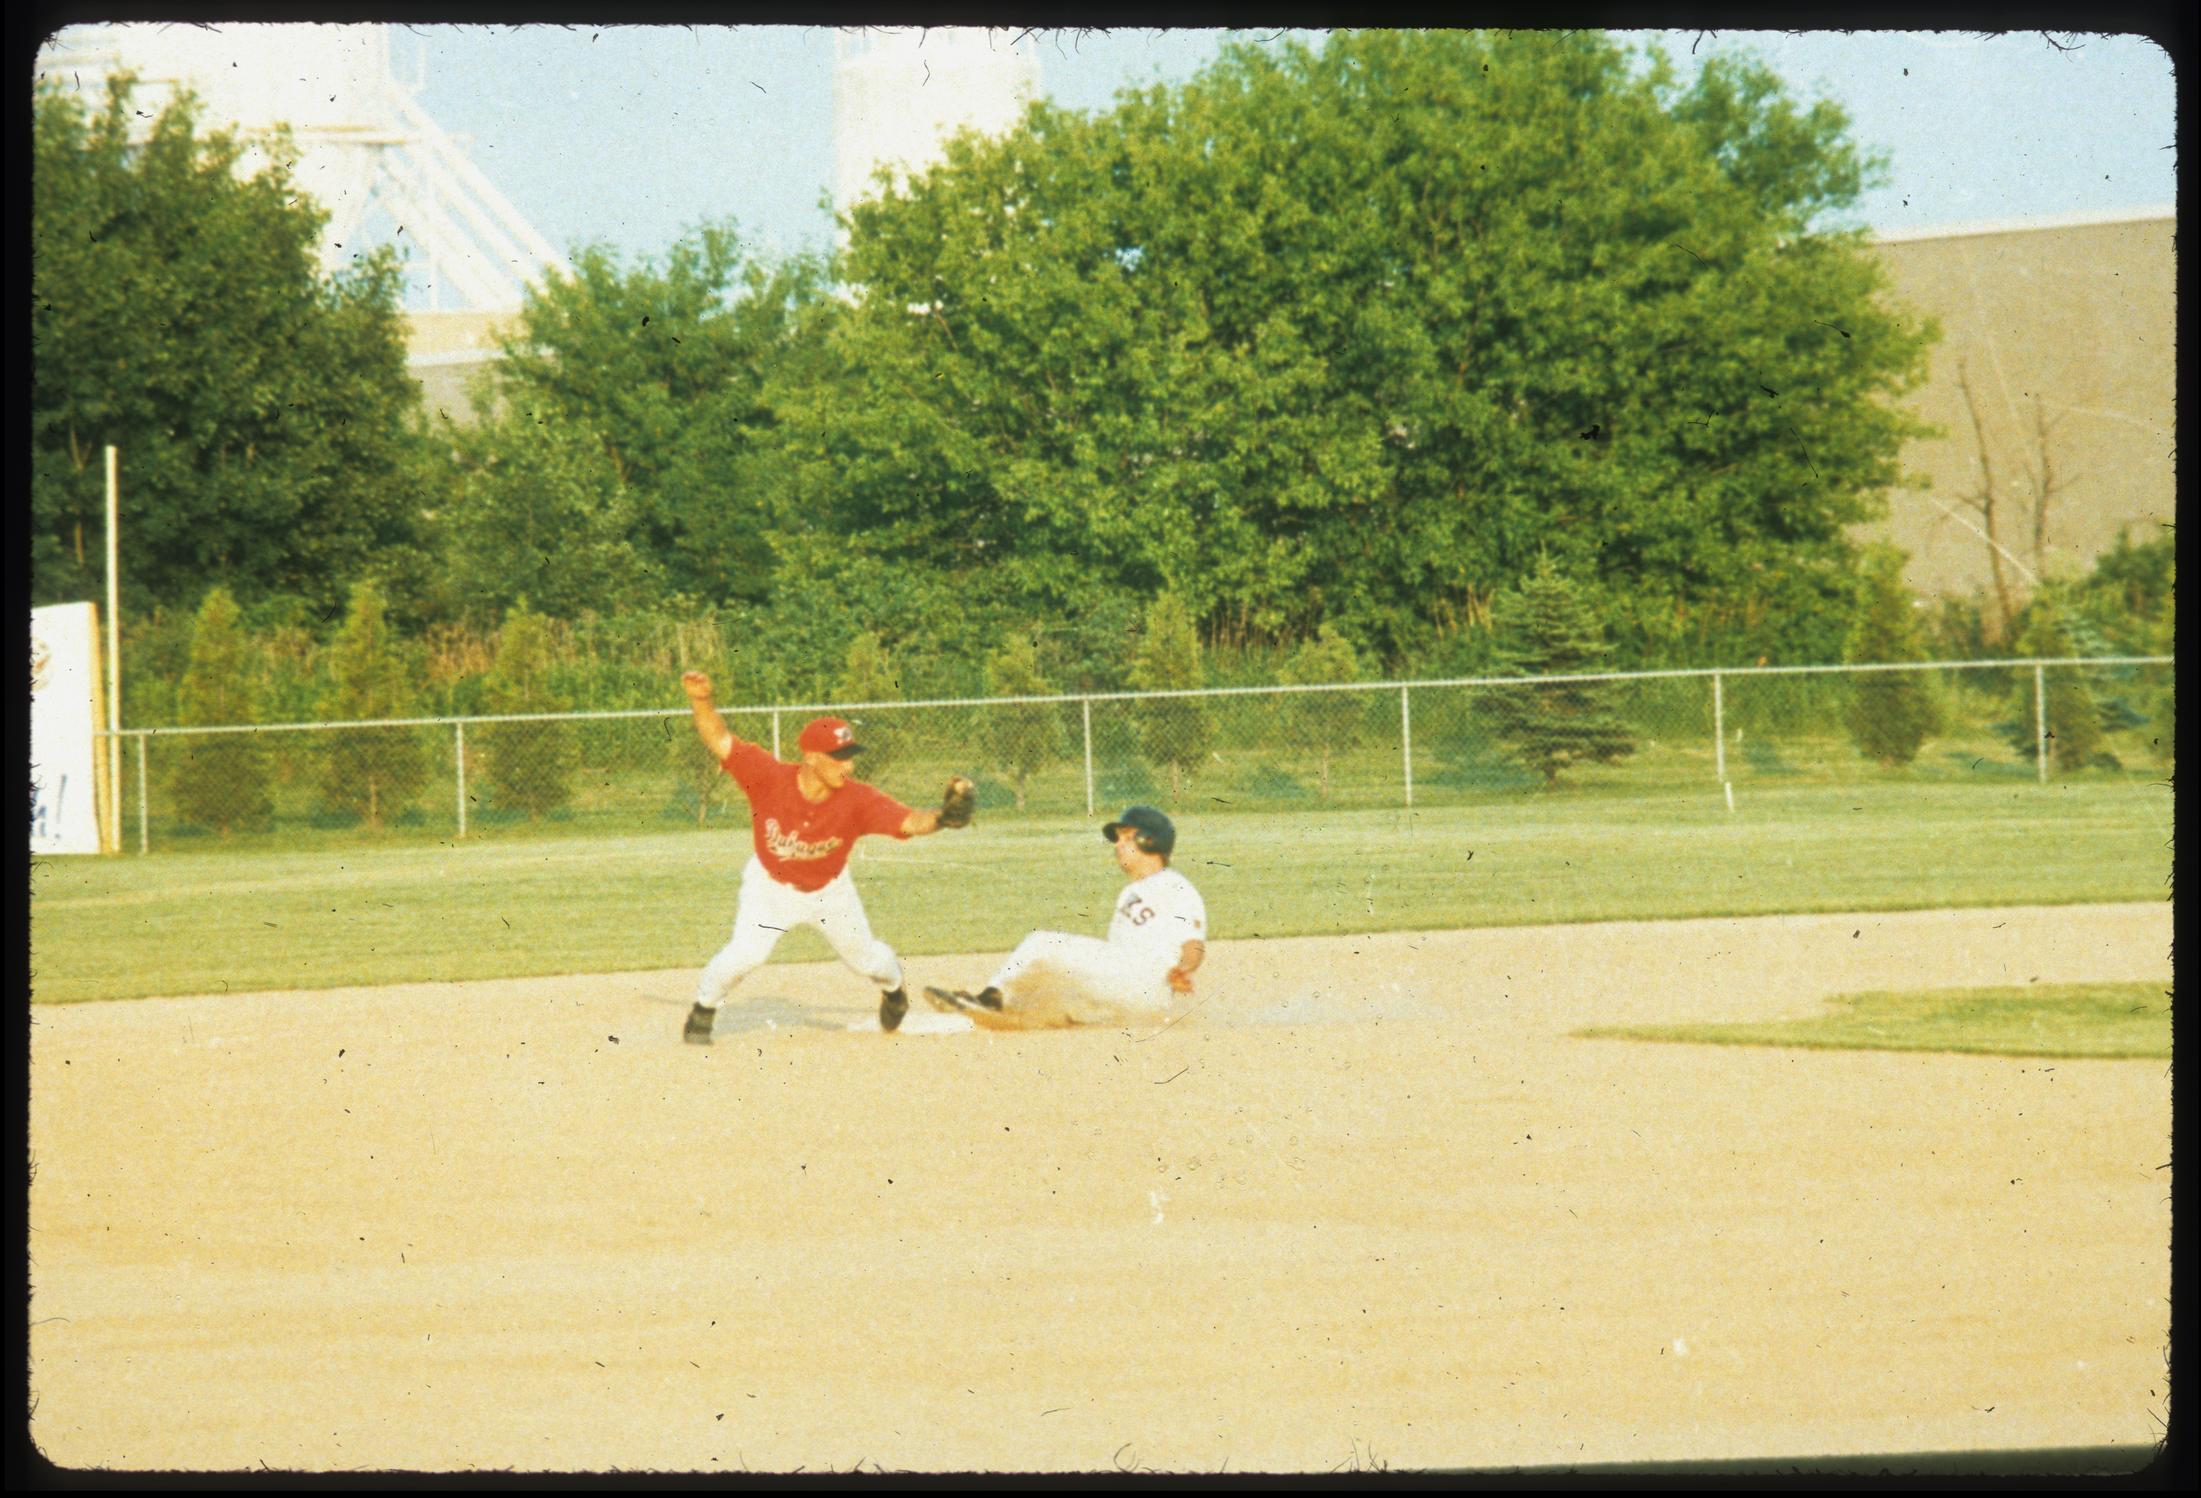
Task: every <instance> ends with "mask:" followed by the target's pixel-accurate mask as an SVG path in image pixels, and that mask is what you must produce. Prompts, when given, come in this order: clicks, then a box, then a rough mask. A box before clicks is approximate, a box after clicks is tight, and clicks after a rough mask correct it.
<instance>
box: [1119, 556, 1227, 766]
mask: <svg viewBox="0 0 2201 1498" xmlns="http://www.w3.org/2000/svg"><path fill="white" fill-rule="evenodd" d="M1204 676H1205V673H1204V672H1203V671H1202V669H1201V666H1200V631H1199V626H1198V623H1197V621H1196V620H1195V619H1194V618H1193V614H1192V609H1191V607H1190V605H1188V604H1187V603H1186V602H1185V600H1184V599H1183V598H1181V597H1179V596H1178V595H1176V594H1174V593H1163V594H1161V595H1159V596H1158V597H1156V598H1155V599H1154V601H1153V602H1152V603H1150V604H1149V605H1147V610H1146V629H1145V631H1144V632H1143V633H1142V634H1141V635H1140V637H1139V645H1138V651H1137V654H1136V655H1135V657H1134V658H1133V661H1132V666H1131V685H1132V686H1133V687H1134V688H1135V689H1137V690H1138V691H1142V692H1172V691H1185V690H1190V689H1194V688H1197V687H1199V686H1201V685H1203V679H1204ZM1137 718H1138V724H1139V742H1140V745H1141V747H1142V748H1143V749H1144V750H1145V752H1146V757H1147V759H1148V760H1150V761H1152V762H1153V763H1154V764H1157V765H1167V766H1168V767H1169V793H1170V797H1171V799H1172V801H1176V800H1181V799H1183V797H1184V791H1185V779H1186V777H1187V776H1189V775H1191V774H1192V773H1193V772H1194V771H1196V770H1198V769H1199V768H1200V766H1201V765H1202V764H1204V763H1206V761H1207V757H1208V754H1209V753H1210V750H1211V746H1212V745H1213V743H1214V740H1215V726H1214V724H1213V722H1212V721H1211V720H1210V718H1209V715H1208V709H1207V704H1206V702H1205V701H1204V700H1203V699H1201V698H1198V697H1164V698H1161V699H1160V700H1158V701H1153V702H1141V703H1139V705H1138V713H1137Z"/></svg>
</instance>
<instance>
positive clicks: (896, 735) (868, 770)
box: [834, 629, 908, 784]
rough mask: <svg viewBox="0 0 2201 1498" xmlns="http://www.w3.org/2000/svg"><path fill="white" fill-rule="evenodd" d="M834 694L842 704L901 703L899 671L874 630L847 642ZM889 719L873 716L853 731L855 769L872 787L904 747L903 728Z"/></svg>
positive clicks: (904, 727) (904, 732)
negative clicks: (859, 751) (858, 751)
mask: <svg viewBox="0 0 2201 1498" xmlns="http://www.w3.org/2000/svg"><path fill="white" fill-rule="evenodd" d="M834 695H835V697H836V698H837V699H838V700H839V701H842V702H898V701H900V700H901V698H902V672H901V668H900V667H898V666H897V665H896V664H895V662H894V658H893V656H892V655H890V654H889V653H888V652H887V647H886V642H885V641H884V640H881V639H880V638H879V636H878V635H877V634H876V633H875V632H874V631H872V630H868V629H867V630H864V631H862V632H861V633H860V634H858V635H857V636H856V638H855V639H853V640H851V641H849V642H848V654H847V656H846V657H845V658H844V659H843V660H842V663H841V677H840V682H839V685H838V687H837V688H836V690H835V693H834ZM858 711H861V709H858ZM890 718H891V715H889V714H885V713H875V714H873V715H872V716H871V717H870V719H869V720H867V721H865V722H864V723H863V724H862V726H861V727H859V728H858V729H857V731H856V742H857V743H859V744H862V745H863V746H864V752H863V755H862V761H861V763H860V764H859V765H858V766H857V770H858V773H859V774H861V775H862V777H863V778H864V779H865V780H868V781H870V782H872V783H873V784H877V783H878V779H879V777H880V776H881V775H882V774H884V773H885V772H886V768H887V766H889V765H891V764H893V763H894V761H895V760H896V759H897V758H899V757H900V754H901V751H902V750H903V749H904V748H905V747H906V745H905V744H904V740H905V739H906V738H907V737H908V733H907V726H906V725H905V724H902V723H899V722H894V721H890ZM851 721H852V722H853V721H854V720H853V719H852V720H851Z"/></svg>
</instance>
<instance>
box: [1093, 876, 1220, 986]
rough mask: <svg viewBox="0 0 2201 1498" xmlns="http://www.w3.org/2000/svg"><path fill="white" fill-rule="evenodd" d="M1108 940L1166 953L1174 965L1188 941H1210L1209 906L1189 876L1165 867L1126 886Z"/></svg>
mask: <svg viewBox="0 0 2201 1498" xmlns="http://www.w3.org/2000/svg"><path fill="white" fill-rule="evenodd" d="M1108 940H1109V942H1110V943H1111V944H1113V943H1117V942H1122V943H1126V944H1129V945H1131V946H1134V947H1138V948H1141V949H1147V948H1151V949H1153V950H1154V951H1155V952H1157V953H1166V954H1167V955H1168V957H1169V961H1170V965H1171V966H1174V965H1175V964H1176V961H1177V958H1178V955H1179V954H1180V953H1181V952H1182V951H1183V949H1184V944H1185V943H1186V942H1188V941H1200V942H1204V941H1206V940H1207V905H1206V904H1205V903H1204V902H1203V901H1202V900H1201V899H1200V892H1199V891H1198V890H1196V889H1194V888H1193V887H1192V881H1191V880H1190V879H1187V878H1186V877H1185V876H1184V875H1182V874H1180V873H1178V872H1177V871H1176V870H1175V869H1167V868H1165V869H1163V870H1162V871H1161V872H1159V873H1155V874H1149V875H1147V876H1146V877H1145V878H1144V879H1139V880H1134V881H1133V882H1132V883H1130V884H1126V885H1125V886H1124V887H1123V892H1122V893H1121V894H1119V895H1117V896H1116V914H1115V918H1114V919H1112V920H1111V921H1109V923H1108Z"/></svg>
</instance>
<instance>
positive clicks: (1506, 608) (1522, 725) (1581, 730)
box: [1485, 555, 1635, 789]
mask: <svg viewBox="0 0 2201 1498" xmlns="http://www.w3.org/2000/svg"><path fill="white" fill-rule="evenodd" d="M1492 628H1493V630H1494V632H1495V634H1496V636H1497V640H1496V648H1495V651H1494V654H1495V657H1496V660H1497V674H1498V675H1501V676H1573V675H1590V674H1595V673H1597V672H1599V671H1602V670H1605V669H1607V668H1608V663H1607V661H1606V654H1607V646H1606V644H1605V636H1604V628H1603V626H1602V625H1601V624H1600V623H1599V622H1598V618H1597V609H1596V606H1595V604H1594V603H1592V601H1591V600H1590V598H1589V596H1588V594H1587V593H1586V592H1585V590H1584V589H1583V588H1582V586H1581V585H1580V584H1579V583H1577V582H1575V581H1574V580H1573V579H1572V578H1570V577H1568V576H1567V575H1566V574H1565V573H1563V572H1562V571H1560V570H1559V564H1558V563H1557V562H1556V561H1554V560H1553V559H1552V558H1551V557H1550V556H1548V555H1547V556H1540V557H1538V558H1537V561H1536V570H1535V572H1534V573H1532V574H1531V575H1530V576H1529V577H1528V578H1527V579H1526V580H1524V581H1523V582H1522V583H1521V585H1520V587H1519V588H1518V589H1516V590H1513V591H1511V592H1509V593H1507V594H1504V595H1501V597H1500V598H1499V600H1498V602H1497V604H1496V606H1495V608H1494V611H1493V620H1492ZM1614 688H1615V683H1613V682H1610V681H1541V682H1536V683H1533V684H1530V685H1525V686H1518V687H1514V686H1506V687H1493V688H1486V689H1485V693H1486V695H1485V712H1486V714H1487V716H1488V719H1489V721H1490V724H1491V728H1492V731H1493V733H1494V734H1495V735H1496V737H1497V738H1498V740H1499V742H1500V743H1502V744H1503V745H1504V746H1505V747H1506V750H1507V752H1508V753H1510V754H1511V755H1512V756H1513V757H1514V758H1515V759H1517V760H1518V761H1520V763H1521V764H1523V765H1525V766H1526V767H1528V768H1529V769H1530V770H1532V771H1534V772H1535V773H1536V774H1538V775H1541V776H1542V777H1543V778H1544V785H1545V787H1546V788H1547V789H1548V788H1550V787H1552V786H1555V785H1557V784H1558V783H1559V776H1560V774H1561V772H1563V771H1564V770H1566V769H1567V768H1568V767H1569V766H1572V765H1577V764H1583V763H1597V764H1610V763H1612V762H1613V761H1614V760H1618V759H1622V758H1625V757H1626V756H1627V755H1630V754H1633V753H1634V752H1635V740H1634V738H1633V736H1632V735H1631V734H1630V733H1629V732H1628V728H1627V725H1626V724H1624V723H1623V722H1621V720H1620V714H1619V712H1618V710H1617V709H1616V707H1615V698H1616V693H1615V690H1614Z"/></svg>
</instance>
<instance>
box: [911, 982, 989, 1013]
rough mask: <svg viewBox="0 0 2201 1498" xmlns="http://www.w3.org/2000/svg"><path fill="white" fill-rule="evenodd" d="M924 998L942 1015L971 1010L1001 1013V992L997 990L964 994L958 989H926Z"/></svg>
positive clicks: (983, 989)
mask: <svg viewBox="0 0 2201 1498" xmlns="http://www.w3.org/2000/svg"><path fill="white" fill-rule="evenodd" d="M925 997H926V998H927V999H930V1000H931V1001H932V1007H933V1008H935V1009H937V1010H939V1011H940V1012H941V1013H943V1014H955V1013H959V1012H967V1011H969V1010H972V1009H991V1010H993V1011H994V1012H995V1013H997V1014H998V1013H1000V1011H1001V990H1000V989H998V988H982V989H980V990H979V991H978V992H977V993H965V992H963V990H962V989H960V988H928V989H926V990H925Z"/></svg>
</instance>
